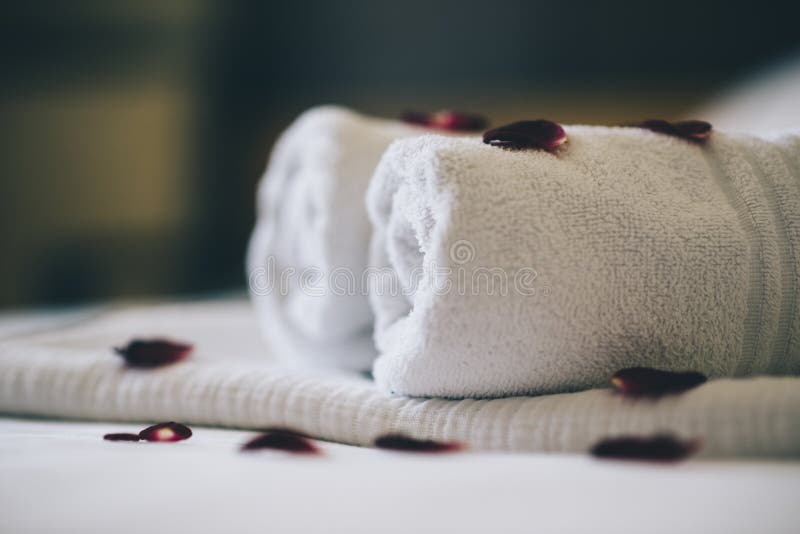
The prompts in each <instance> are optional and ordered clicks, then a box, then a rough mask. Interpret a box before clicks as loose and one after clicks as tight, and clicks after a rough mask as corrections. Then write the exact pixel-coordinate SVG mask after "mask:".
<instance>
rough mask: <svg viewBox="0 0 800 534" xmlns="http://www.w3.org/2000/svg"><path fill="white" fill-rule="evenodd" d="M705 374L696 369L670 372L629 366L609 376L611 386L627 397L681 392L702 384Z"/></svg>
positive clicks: (656, 395) (658, 395)
mask: <svg viewBox="0 0 800 534" xmlns="http://www.w3.org/2000/svg"><path fill="white" fill-rule="evenodd" d="M706 380H707V378H706V375H704V374H702V373H698V372H696V371H685V372H672V371H660V370H658V369H650V368H648V367H630V368H628V369H622V370H621V371H617V372H616V373H615V374H614V376H612V377H611V386H612V387H613V388H614V389H615V390H616V391H618V392H619V393H621V394H623V395H626V396H629V397H660V396H662V395H670V394H674V393H682V392H684V391H687V390H689V389H692V388H694V387H697V386H699V385H700V384H703V383H704V382H705V381H706Z"/></svg>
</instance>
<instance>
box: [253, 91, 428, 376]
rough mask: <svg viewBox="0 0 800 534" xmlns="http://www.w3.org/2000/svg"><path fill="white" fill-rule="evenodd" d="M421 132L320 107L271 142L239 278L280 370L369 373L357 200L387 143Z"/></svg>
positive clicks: (363, 220) (362, 223) (366, 231)
mask: <svg viewBox="0 0 800 534" xmlns="http://www.w3.org/2000/svg"><path fill="white" fill-rule="evenodd" d="M425 131H426V130H424V129H423V128H420V127H416V126H411V125H408V124H404V123H402V122H399V121H391V120H381V119H375V118H369V117H365V116H362V115H359V114H357V113H355V112H353V111H350V110H347V109H343V108H339V107H334V106H323V107H318V108H313V109H311V110H309V111H306V112H305V113H303V114H302V115H301V116H300V117H299V118H298V119H297V120H296V121H295V122H294V123H293V124H292V125H291V126H290V127H289V128H288V129H287V130H286V132H284V134H283V135H282V136H281V137H280V139H279V140H278V141H277V143H276V144H275V148H274V149H273V153H272V156H271V158H270V162H269V165H268V168H267V171H266V173H265V175H264V177H263V179H262V181H261V184H260V186H259V191H258V219H257V221H256V226H255V230H254V232H253V235H252V237H251V240H250V247H249V251H248V259H247V274H248V278H249V286H250V291H251V294H252V295H253V300H254V302H255V306H256V309H257V312H258V314H259V317H260V323H261V326H262V330H263V332H264V335H265V336H266V338H267V340H268V341H269V342H270V344H271V345H272V346H274V347H275V349H276V352H277V353H278V354H280V355H282V356H286V362H287V363H290V364H300V365H304V364H313V365H317V366H319V365H322V366H328V367H331V366H332V367H341V368H344V369H355V370H367V369H369V368H370V366H371V364H372V360H373V359H374V357H375V348H374V345H373V343H372V339H371V333H372V313H371V311H370V307H369V302H368V299H367V296H366V291H365V290H364V289H363V288H362V275H363V273H364V270H365V268H366V266H367V250H368V244H369V236H370V232H371V229H370V224H369V220H368V218H367V214H366V209H365V207H364V195H365V193H366V190H367V185H368V183H369V179H370V176H371V175H372V172H373V171H374V170H375V166H376V165H377V163H378V160H379V159H380V156H381V154H382V153H383V151H384V150H385V149H386V147H387V146H388V145H389V143H390V142H391V141H393V140H395V139H398V138H400V137H407V136H410V135H419V134H421V133H423V132H425Z"/></svg>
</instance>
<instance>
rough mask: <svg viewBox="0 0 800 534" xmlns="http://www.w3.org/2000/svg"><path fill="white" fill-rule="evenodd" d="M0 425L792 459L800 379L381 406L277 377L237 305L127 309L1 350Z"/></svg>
mask: <svg viewBox="0 0 800 534" xmlns="http://www.w3.org/2000/svg"><path fill="white" fill-rule="evenodd" d="M152 336H167V337H170V338H173V339H176V340H180V341H188V342H191V343H194V345H195V351H194V353H193V354H192V356H191V357H190V358H189V359H188V360H186V361H184V362H181V363H177V364H175V365H172V366H169V367H165V368H161V369H155V370H132V369H126V368H125V367H124V366H123V365H122V361H121V358H119V357H118V356H116V355H114V354H113V353H112V351H111V348H112V347H113V346H119V345H124V344H125V343H127V341H129V340H130V339H131V338H133V337H152ZM0 413H6V414H17V415H19V414H25V415H37V416H45V417H64V418H74V419H84V420H109V421H112V420H113V421H131V422H133V421H137V422H149V421H166V420H176V421H182V422H184V423H188V424H199V425H219V426H225V427H235V428H248V429H258V428H263V427H269V426H275V425H280V426H287V427H291V428H293V429H296V430H298V431H302V432H305V433H307V434H309V435H311V436H313V437H317V438H321V439H326V440H331V441H337V442H341V443H347V444H353V445H369V444H371V443H372V441H373V440H374V439H375V437H377V436H379V435H381V434H384V433H388V432H401V433H404V434H407V435H409V436H413V437H416V438H424V439H436V440H448V441H449V440H455V441H461V442H464V443H465V444H467V445H468V446H469V447H470V448H472V449H474V450H496V451H500V450H502V451H542V452H584V451H587V450H588V449H589V448H590V447H591V446H592V445H593V444H594V443H595V442H597V441H598V440H601V439H603V438H607V437H610V436H619V435H631V434H634V435H648V434H652V433H656V432H671V433H674V434H676V435H678V436H681V437H685V438H696V437H699V438H702V439H703V440H704V443H705V445H704V448H703V451H702V454H704V455H707V456H751V457H755V456H762V457H765V456H773V457H778V456H797V455H800V379H798V378H748V379H721V380H713V381H711V382H709V383H707V384H705V385H703V386H701V387H698V388H696V389H694V390H692V391H689V392H687V393H685V394H682V395H679V396H674V397H668V398H663V399H661V400H658V401H652V400H639V401H631V400H629V399H623V398H620V397H618V396H615V395H613V394H612V393H611V392H610V391H609V390H605V389H596V390H590V391H584V392H580V393H566V394H557V395H547V396H540V397H510V398H504V399H491V400H479V399H468V400H443V399H410V398H402V397H390V396H387V395H385V394H384V393H382V392H380V391H379V390H378V389H377V388H376V387H375V385H374V384H373V383H372V381H371V380H369V379H367V378H364V377H361V376H359V375H354V374H343V373H333V372H325V373H322V372H320V373H313V372H306V371H298V370H288V369H283V368H280V367H278V366H277V365H275V364H274V363H272V361H271V359H270V357H269V355H268V353H267V351H266V349H265V348H264V347H263V346H262V344H261V340H260V336H259V332H258V326H257V324H256V318H255V315H254V314H253V312H252V309H251V307H250V305H249V304H248V303H247V302H246V301H244V300H238V299H232V300H222V301H207V302H196V303H182V304H180V303H179V304H161V305H139V306H131V307H124V308H121V307H118V308H109V309H107V310H106V311H104V312H99V313H98V312H97V311H96V310H95V311H93V312H92V314H90V315H89V316H88V317H87V318H86V319H85V320H84V321H83V322H81V323H79V324H75V318H74V315H72V316H70V319H69V322H68V324H66V325H64V326H59V327H50V328H48V329H47V330H46V331H44V332H39V333H26V334H19V333H18V334H16V335H10V336H6V337H4V338H3V339H2V340H0Z"/></svg>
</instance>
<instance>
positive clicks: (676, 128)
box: [636, 119, 712, 142]
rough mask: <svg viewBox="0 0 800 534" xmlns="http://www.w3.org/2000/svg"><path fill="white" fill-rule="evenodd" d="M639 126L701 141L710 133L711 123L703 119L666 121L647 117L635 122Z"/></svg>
mask: <svg viewBox="0 0 800 534" xmlns="http://www.w3.org/2000/svg"><path fill="white" fill-rule="evenodd" d="M636 126H638V127H640V128H645V129H647V130H650V131H653V132H657V133H662V134H666V135H671V136H673V137H681V138H683V139H687V140H689V141H696V142H702V141H705V140H706V139H708V137H709V136H710V135H711V129H712V127H711V124H710V123H708V122H705V121H697V120H689V121H679V122H668V121H665V120H662V119H647V120H645V121H642V122H641V123H639V124H637V125H636Z"/></svg>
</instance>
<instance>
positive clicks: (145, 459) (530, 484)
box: [0, 309, 800, 534]
mask: <svg viewBox="0 0 800 534" xmlns="http://www.w3.org/2000/svg"><path fill="white" fill-rule="evenodd" d="M96 313H97V309H89V310H78V311H71V310H65V311H60V312H58V313H52V312H46V313H42V312H35V313H26V314H14V315H5V316H0V337H2V338H4V339H9V338H12V337H18V336H26V335H28V334H29V333H30V332H41V331H42V330H45V331H54V330H56V329H61V328H65V327H70V325H73V324H75V322H76V321H77V322H80V321H83V320H85V319H86V317H88V316H92V315H93V314H96ZM141 427H142V425H140V424H137V423H119V422H68V421H58V420H45V419H23V418H15V417H10V416H5V417H3V418H0V532H2V533H18V532H88V533H92V532H98V533H100V532H102V533H107V532H115V533H128V532H131V533H133V532H136V533H140V532H192V533H198V534H199V533H206V532H208V533H212V532H231V533H237V534H238V533H249V532H254V533H255V532H258V533H263V532H293V531H302V532H326V533H327V532H348V533H356V532H370V533H374V532H382V533H383V532H389V533H391V532H415V533H419V532H481V533H486V532H503V533H511V532H588V531H591V532H598V533H603V532H609V533H611V532H614V533H619V532H627V531H641V532H670V533H674V532H725V533H734V532H774V533H779V532H796V531H797V525H798V523H800V509H799V508H798V506H797V502H798V501H797V499H798V495H800V462H797V461H734V460H727V461H722V460H716V461H715V460H708V459H694V460H691V461H688V462H684V463H680V464H672V465H661V464H642V463H634V462H609V461H600V460H595V459H592V458H590V457H588V456H586V455H583V454H543V453H524V454H523V453H515V454H512V453H486V452H482V453H479V452H463V453H457V454H451V455H425V454H414V453H397V452H388V451H380V450H374V449H368V448H361V447H354V446H348V445H340V444H336V443H327V442H324V443H323V442H320V444H321V447H322V449H323V451H324V455H323V456H322V457H313V458H300V457H292V456H289V455H286V454H284V453H279V452H259V453H251V454H247V453H241V452H240V451H239V447H240V445H241V444H242V443H243V442H244V441H245V440H246V439H247V438H248V437H249V436H252V435H253V432H249V431H240V430H226V429H220V428H208V427H203V426H194V427H193V428H194V431H195V435H194V436H193V437H192V438H191V439H190V440H188V441H185V442H180V443H124V442H107V441H104V440H103V439H102V436H103V434H105V433H109V432H135V431H137V430H138V429H140V428H141Z"/></svg>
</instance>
